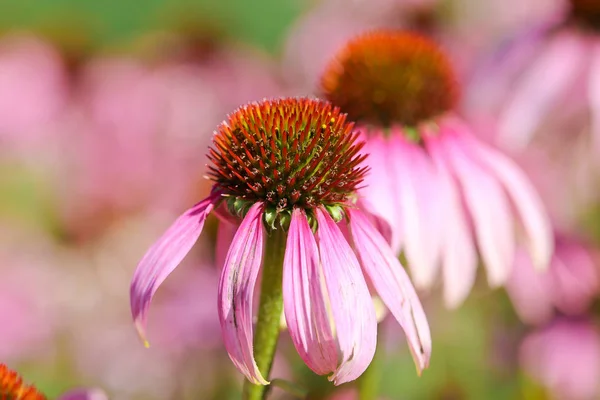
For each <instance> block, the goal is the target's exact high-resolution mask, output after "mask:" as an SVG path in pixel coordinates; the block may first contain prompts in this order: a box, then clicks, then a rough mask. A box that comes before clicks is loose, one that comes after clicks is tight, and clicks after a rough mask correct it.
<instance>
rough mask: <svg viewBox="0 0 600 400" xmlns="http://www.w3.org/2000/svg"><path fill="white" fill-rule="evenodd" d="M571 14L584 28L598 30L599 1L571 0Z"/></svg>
mask: <svg viewBox="0 0 600 400" xmlns="http://www.w3.org/2000/svg"><path fill="white" fill-rule="evenodd" d="M571 16H572V18H573V19H574V20H575V21H577V22H578V23H580V24H582V25H583V26H585V27H586V28H591V29H594V30H597V31H600V1H598V0H571Z"/></svg>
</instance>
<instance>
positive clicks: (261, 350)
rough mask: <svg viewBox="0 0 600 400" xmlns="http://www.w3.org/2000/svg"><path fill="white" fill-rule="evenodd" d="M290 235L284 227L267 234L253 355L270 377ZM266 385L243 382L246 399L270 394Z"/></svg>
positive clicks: (253, 399) (279, 319) (279, 318)
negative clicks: (288, 236) (287, 244)
mask: <svg viewBox="0 0 600 400" xmlns="http://www.w3.org/2000/svg"><path fill="white" fill-rule="evenodd" d="M286 238H287V235H286V233H285V232H284V231H283V229H278V230H274V231H272V232H271V234H270V236H268V237H267V243H266V245H265V256H264V261H263V266H262V286H261V291H260V306H259V309H258V321H257V323H256V329H255V331H254V358H255V359H256V364H257V365H258V369H259V371H260V372H261V373H262V375H263V376H264V377H265V379H267V380H268V379H269V373H270V372H271V366H272V365H273V358H274V356H275V349H276V347H277V339H278V338H279V329H280V321H281V312H282V311H283V289H282V280H283V257H284V255H285V243H286ZM267 389H268V387H267V386H262V385H254V384H252V383H250V382H248V381H245V382H244V394H243V398H244V399H245V400H263V399H265V398H266V395H267Z"/></svg>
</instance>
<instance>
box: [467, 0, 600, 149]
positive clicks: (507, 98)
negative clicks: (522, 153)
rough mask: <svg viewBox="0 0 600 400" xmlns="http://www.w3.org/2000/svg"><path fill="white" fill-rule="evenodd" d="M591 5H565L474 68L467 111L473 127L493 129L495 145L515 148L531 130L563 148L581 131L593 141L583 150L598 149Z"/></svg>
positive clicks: (599, 101) (574, 1) (598, 25)
mask: <svg viewBox="0 0 600 400" xmlns="http://www.w3.org/2000/svg"><path fill="white" fill-rule="evenodd" d="M598 7H599V6H598V3H597V2H593V1H586V0H570V1H568V0H564V2H563V3H562V7H558V8H559V9H558V10H557V12H556V13H554V14H552V15H551V16H549V17H548V18H547V19H546V20H545V21H544V22H542V23H539V24H534V25H533V28H530V29H528V30H526V31H525V32H524V33H522V34H520V35H518V36H516V37H515V38H513V39H511V41H510V42H509V43H508V44H506V45H505V46H503V47H502V48H501V49H500V50H499V51H498V52H497V53H496V54H494V55H493V57H490V59H489V60H488V61H487V62H486V63H484V65H483V66H482V67H481V68H480V71H479V72H478V73H477V74H476V76H475V77H474V79H473V82H471V85H470V88H471V90H470V91H469V93H468V96H467V101H466V108H467V110H468V111H469V112H470V114H472V117H473V119H475V120H478V121H479V122H480V123H492V124H494V125H497V129H496V131H495V138H496V140H497V141H498V143H499V144H501V145H503V146H506V147H507V148H510V149H513V150H522V149H523V148H524V147H525V146H527V145H528V144H529V143H530V142H531V141H532V140H533V138H534V135H535V134H536V133H538V132H539V133H540V134H541V133H542V132H544V134H546V135H547V134H548V132H552V133H555V134H558V135H560V136H561V137H562V139H563V140H561V143H562V144H563V145H566V146H568V145H569V143H572V142H573V137H574V133H581V132H584V131H585V132H589V134H590V135H591V140H590V141H589V142H590V143H593V145H592V146H588V147H591V148H592V149H594V148H595V149H596V152H600V73H598V70H600V22H599V21H598V18H597V14H598V9H599V8H598ZM574 121H575V122H576V124H575V125H573V122H574ZM574 131H575V132H574ZM565 135H566V136H565ZM596 158H597V157H596Z"/></svg>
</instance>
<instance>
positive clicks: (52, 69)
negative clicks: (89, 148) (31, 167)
mask: <svg viewBox="0 0 600 400" xmlns="http://www.w3.org/2000/svg"><path fill="white" fill-rule="evenodd" d="M68 94H69V81H68V76H67V73H66V70H65V68H64V65H63V63H62V61H61V59H60V56H59V55H58V54H57V52H56V51H55V50H54V49H53V48H52V47H50V46H49V45H48V44H46V43H44V42H43V41H42V40H40V39H37V38H35V37H30V36H19V35H10V36H5V37H3V38H1V39H0V144H1V146H2V150H3V151H6V149H9V150H19V151H24V152H27V151H29V150H30V149H31V148H35V147H36V146H37V147H39V146H40V145H42V144H43V143H45V144H48V143H49V140H55V138H53V137H49V136H51V135H50V134H51V133H53V131H52V130H51V129H48V126H49V124H51V123H53V122H54V120H55V119H56V118H57V117H58V116H59V115H60V113H61V112H62V111H63V109H64V107H65V106H66V103H67V100H68ZM44 140H46V141H44ZM7 153H8V152H7Z"/></svg>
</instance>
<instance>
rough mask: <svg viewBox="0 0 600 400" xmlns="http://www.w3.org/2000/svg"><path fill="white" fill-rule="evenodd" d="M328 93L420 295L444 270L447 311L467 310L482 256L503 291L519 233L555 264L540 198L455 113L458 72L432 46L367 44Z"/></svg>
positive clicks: (328, 79) (357, 45)
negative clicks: (355, 138) (354, 132)
mask: <svg viewBox="0 0 600 400" xmlns="http://www.w3.org/2000/svg"><path fill="white" fill-rule="evenodd" d="M423 82H425V83H423ZM323 90H324V92H325V96H326V97H327V98H328V99H329V100H330V101H332V102H333V103H334V104H335V105H338V106H340V107H341V108H342V109H343V110H345V111H347V112H348V113H349V118H350V119H354V120H356V121H357V123H358V128H359V129H360V131H361V132H362V134H363V137H364V139H365V140H366V145H365V147H364V149H363V152H364V153H366V154H370V157H369V158H368V159H367V161H366V164H367V165H368V166H369V167H370V168H371V171H370V173H369V174H368V175H367V177H366V179H365V187H364V189H363V190H361V191H360V193H361V195H362V196H363V201H364V204H365V205H366V207H368V208H369V210H370V211H371V212H372V213H374V214H375V215H376V216H377V221H378V222H379V226H380V229H381V230H382V231H383V232H384V233H385V234H386V235H387V237H388V239H389V240H390V242H391V244H392V248H393V249H394V251H395V252H397V253H399V252H400V251H403V252H404V255H405V256H406V259H407V260H408V264H409V268H410V270H411V272H412V276H413V279H414V282H415V284H416V285H417V286H418V287H421V288H430V287H431V286H432V285H433V283H434V281H435V278H436V277H437V276H438V271H439V270H440V267H441V268H442V277H443V279H444V283H445V291H444V298H445V301H446V304H447V305H448V306H450V307H455V306H458V305H460V304H461V303H462V302H463V300H464V299H465V298H466V296H467V295H468V294H469V292H470V290H471V287H472V286H473V284H474V281H475V276H476V268H477V263H478V260H477V250H478V251H479V254H480V255H481V258H482V260H483V262H484V264H485V267H486V269H487V274H488V282H489V283H490V285H492V286H499V285H502V284H504V283H505V282H506V280H507V279H508V276H509V274H510V269H511V266H512V264H513V259H514V256H515V248H516V242H517V237H519V232H520V231H522V232H523V237H524V238H525V241H526V246H527V248H528V250H529V252H530V254H531V256H532V259H533V262H534V264H535V265H536V267H538V268H541V269H543V268H545V267H546V266H547V265H548V263H549V261H550V257H551V254H552V233H551V229H550V223H549V220H548V217H547V215H546V213H545V211H544V208H543V206H542V203H541V200H540V198H539V196H538V195H537V193H536V191H535V190H534V188H533V186H532V185H531V183H530V182H529V181H528V179H527V178H526V176H525V175H524V173H523V172H522V171H521V170H520V169H519V168H518V167H517V165H516V164H515V163H514V162H513V161H512V160H510V159H509V158H508V157H506V156H505V155H503V154H501V153H500V152H499V151H497V150H495V149H493V148H491V147H489V146H487V145H485V144H484V143H482V142H480V141H479V140H478V139H477V138H476V137H475V136H474V135H473V133H472V131H471V129H470V128H469V127H468V126H467V125H466V123H465V122H463V121H462V119H461V118H460V117H459V116H458V115H457V114H456V112H455V110H454V107H455V103H456V92H457V88H456V82H455V78H454V74H453V71H452V68H451V67H450V65H449V63H448V62H447V60H446V58H445V55H444V54H443V53H442V52H441V50H439V49H438V47H437V46H436V45H435V44H434V43H433V42H431V41H430V40H428V39H426V38H425V37H422V36H419V35H417V34H412V33H406V32H400V31H380V32H374V33H369V34H366V35H362V36H359V37H357V38H355V39H353V40H352V41H350V42H349V43H348V44H347V46H346V47H345V48H344V49H343V50H342V51H340V52H339V53H338V54H337V55H336V57H335V58H334V60H333V61H332V62H331V64H330V67H329V69H328V70H327V71H326V73H325V74H324V76H323Z"/></svg>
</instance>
